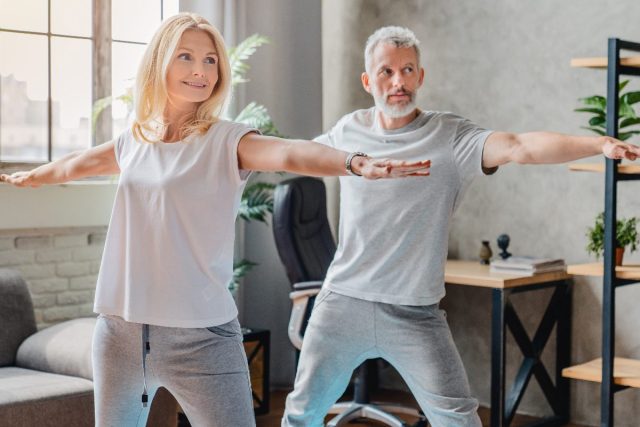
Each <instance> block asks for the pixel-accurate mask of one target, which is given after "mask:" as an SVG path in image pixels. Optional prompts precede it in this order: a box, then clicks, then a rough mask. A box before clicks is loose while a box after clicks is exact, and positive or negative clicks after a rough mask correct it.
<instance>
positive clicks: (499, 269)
mask: <svg viewBox="0 0 640 427" xmlns="http://www.w3.org/2000/svg"><path fill="white" fill-rule="evenodd" d="M566 268H567V266H566V264H565V262H564V259H561V258H535V257H529V256H511V257H509V258H507V259H495V260H492V261H491V265H490V271H491V272H494V273H504V274H518V275H522V276H533V275H534V274H537V273H549V272H552V271H565V270H566Z"/></svg>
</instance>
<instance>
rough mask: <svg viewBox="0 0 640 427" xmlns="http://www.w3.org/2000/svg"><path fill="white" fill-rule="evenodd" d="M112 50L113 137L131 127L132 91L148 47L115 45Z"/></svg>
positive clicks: (126, 44)
mask: <svg viewBox="0 0 640 427" xmlns="http://www.w3.org/2000/svg"><path fill="white" fill-rule="evenodd" d="M111 46H112V48H111V49H112V50H111V55H112V56H111V63H112V68H111V89H112V93H113V99H114V102H113V105H112V106H111V114H112V116H113V136H114V137H116V136H118V135H120V134H121V133H122V132H123V131H124V130H125V129H126V128H127V127H128V125H129V118H130V115H131V114H130V111H131V110H132V108H133V104H132V96H131V95H132V89H133V86H134V85H135V80H136V72H137V71H138V65H139V64H140V60H141V59H142V55H143V54H144V51H145V49H146V46H143V45H139V44H130V43H115V42H114V43H113V44H112V45H111Z"/></svg>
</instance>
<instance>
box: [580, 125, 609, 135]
mask: <svg viewBox="0 0 640 427" xmlns="http://www.w3.org/2000/svg"><path fill="white" fill-rule="evenodd" d="M580 128H582V129H587V130H590V131H591V132H595V133H597V134H598V135H602V136H604V135H606V134H607V133H606V132H605V131H603V130H602V129H598V128H595V127H588V126H580Z"/></svg>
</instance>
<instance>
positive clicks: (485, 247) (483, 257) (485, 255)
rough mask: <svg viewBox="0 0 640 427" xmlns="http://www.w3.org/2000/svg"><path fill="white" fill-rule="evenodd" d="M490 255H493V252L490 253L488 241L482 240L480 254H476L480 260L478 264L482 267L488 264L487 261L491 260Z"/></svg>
mask: <svg viewBox="0 0 640 427" xmlns="http://www.w3.org/2000/svg"><path fill="white" fill-rule="evenodd" d="M491 255H493V252H491V247H490V246H489V241H488V240H483V241H482V246H481V247H480V253H479V254H478V257H479V258H480V264H483V265H487V264H489V260H490V259H491Z"/></svg>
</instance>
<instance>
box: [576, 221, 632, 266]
mask: <svg viewBox="0 0 640 427" xmlns="http://www.w3.org/2000/svg"><path fill="white" fill-rule="evenodd" d="M637 226H638V219H637V218H636V217H631V218H629V219H623V218H620V219H618V220H617V221H616V265H622V259H623V256H624V251H625V248H626V247H627V246H628V247H629V249H630V252H634V251H635V250H636V249H637V244H638V227H637ZM587 238H588V239H589V241H588V244H587V248H586V249H587V252H588V253H590V254H593V255H595V256H596V259H599V258H600V256H602V254H603V253H604V212H600V213H599V214H598V216H596V220H595V223H594V225H593V227H589V228H588V230H587Z"/></svg>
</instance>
